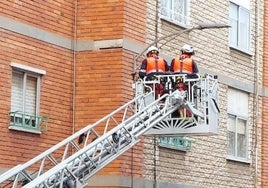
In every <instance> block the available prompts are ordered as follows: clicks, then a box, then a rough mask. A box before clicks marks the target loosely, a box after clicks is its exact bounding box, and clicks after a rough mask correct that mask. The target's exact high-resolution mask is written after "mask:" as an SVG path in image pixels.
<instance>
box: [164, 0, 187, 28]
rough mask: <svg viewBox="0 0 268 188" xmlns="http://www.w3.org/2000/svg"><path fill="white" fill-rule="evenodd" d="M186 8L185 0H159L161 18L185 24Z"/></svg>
mask: <svg viewBox="0 0 268 188" xmlns="http://www.w3.org/2000/svg"><path fill="white" fill-rule="evenodd" d="M187 8H188V7H187V0H161V13H160V14H161V18H163V19H166V20H168V21H171V22H173V23H175V24H179V25H182V26H186V25H187V23H188V16H187V11H188V10H187Z"/></svg>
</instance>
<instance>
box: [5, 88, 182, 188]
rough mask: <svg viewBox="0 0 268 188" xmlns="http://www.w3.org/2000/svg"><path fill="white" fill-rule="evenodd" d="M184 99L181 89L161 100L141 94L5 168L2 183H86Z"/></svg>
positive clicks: (31, 185) (29, 185)
mask: <svg viewBox="0 0 268 188" xmlns="http://www.w3.org/2000/svg"><path fill="white" fill-rule="evenodd" d="M182 100H183V96H182V94H181V93H180V92H179V91H174V92H173V93H171V94H165V95H163V96H161V97H160V98H158V99H157V100H155V99H154V92H150V93H148V94H141V95H139V96H137V97H136V98H135V99H133V100H131V101H130V102H128V103H126V104H125V105H123V106H121V107H120V108H118V109H117V110H115V111H114V112H112V113H110V114H109V115H107V116H105V117H104V118H102V119H100V120H99V121H97V122H96V123H94V124H92V125H88V126H87V127H85V128H83V129H81V130H80V131H78V132H76V133H75V134H73V135H71V136H70V137H68V138H66V139H65V140H63V141H62V142H60V143H58V144H57V145H55V146H53V147H51V148H50V149H48V150H47V151H45V152H43V153H42V154H40V155H38V156H37V157H35V158H33V159H31V160H30V161H28V162H26V163H25V164H21V165H18V166H16V167H14V168H12V169H10V170H9V171H7V172H5V173H4V174H2V175H1V176H0V185H1V186H4V185H7V184H8V185H11V186H12V187H14V188H15V187H18V186H22V187H24V188H34V187H39V188H42V187H47V188H49V187H51V188H52V187H60V188H62V187H70V188H71V187H72V188H80V187H83V186H84V185H85V184H86V180H87V179H88V178H90V177H91V176H93V175H94V174H95V173H96V172H98V171H99V170H101V169H102V168H103V167H104V166H106V165H107V164H109V163H110V162H111V161H113V160H114V159H116V158H117V157H118V156H120V155H121V154H122V153H124V152H125V151H126V150H128V149H130V148H131V147H132V146H133V145H135V144H136V143H137V142H138V141H139V139H138V137H139V136H141V135H143V134H144V133H145V132H146V131H148V130H149V129H150V128H151V127H153V126H154V125H156V124H157V123H158V122H160V121H161V120H163V119H164V118H166V117H167V116H168V115H170V114H171V113H172V112H174V111H175V110H177V109H178V107H179V105H180V104H181V101H182ZM160 101H165V102H164V103H163V102H161V103H160ZM137 103H139V111H138V112H137V111H136V104H137ZM78 142H79V143H78Z"/></svg>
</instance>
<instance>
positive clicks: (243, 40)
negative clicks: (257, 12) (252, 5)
mask: <svg viewBox="0 0 268 188" xmlns="http://www.w3.org/2000/svg"><path fill="white" fill-rule="evenodd" d="M229 8H230V10H229V11H230V13H229V19H230V26H231V27H230V29H229V32H230V34H229V45H230V47H232V48H235V49H238V50H240V51H243V52H246V53H250V10H249V2H248V0H246V1H244V2H243V1H241V0H231V1H230V7H229ZM242 15H244V16H242Z"/></svg>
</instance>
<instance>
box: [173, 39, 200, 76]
mask: <svg viewBox="0 0 268 188" xmlns="http://www.w3.org/2000/svg"><path fill="white" fill-rule="evenodd" d="M180 53H181V54H180V56H177V57H175V58H174V59H172V61H171V64H170V72H172V73H175V74H187V75H192V74H197V73H198V67H197V64H196V62H195V61H194V60H193V58H192V56H193V55H194V54H195V52H194V49H193V48H192V47H191V46H190V45H188V44H185V45H183V46H182V48H181V50H180Z"/></svg>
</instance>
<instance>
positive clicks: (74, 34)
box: [72, 0, 77, 134]
mask: <svg viewBox="0 0 268 188" xmlns="http://www.w3.org/2000/svg"><path fill="white" fill-rule="evenodd" d="M76 26H77V0H75V1H74V26H73V42H72V50H73V83H72V84H73V86H72V87H73V96H72V98H73V100H72V111H73V113H72V114H73V116H72V134H74V133H75V95H76V92H75V79H76V73H75V70H76V43H77V32H76V30H77V28H76Z"/></svg>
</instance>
